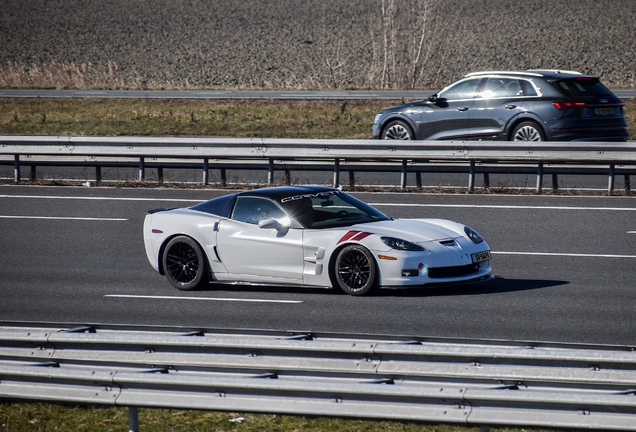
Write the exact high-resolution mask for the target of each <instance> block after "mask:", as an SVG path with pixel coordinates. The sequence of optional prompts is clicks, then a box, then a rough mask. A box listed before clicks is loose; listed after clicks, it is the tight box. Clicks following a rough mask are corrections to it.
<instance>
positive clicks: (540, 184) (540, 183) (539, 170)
mask: <svg viewBox="0 0 636 432" xmlns="http://www.w3.org/2000/svg"><path fill="white" fill-rule="evenodd" d="M542 190H543V162H539V166H538V167H537V190H536V192H537V193H538V194H540V193H541V191H542Z"/></svg>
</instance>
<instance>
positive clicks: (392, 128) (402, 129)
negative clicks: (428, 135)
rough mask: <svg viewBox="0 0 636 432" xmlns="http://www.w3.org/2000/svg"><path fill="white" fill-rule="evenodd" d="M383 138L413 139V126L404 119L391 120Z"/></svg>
mask: <svg viewBox="0 0 636 432" xmlns="http://www.w3.org/2000/svg"><path fill="white" fill-rule="evenodd" d="M382 139H385V140H413V139H415V137H414V136H413V131H412V130H411V127H410V126H409V125H407V124H406V123H405V122H403V121H402V120H393V121H392V122H389V124H387V125H386V127H385V128H384V131H383V132H382Z"/></svg>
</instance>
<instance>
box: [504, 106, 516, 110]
mask: <svg viewBox="0 0 636 432" xmlns="http://www.w3.org/2000/svg"><path fill="white" fill-rule="evenodd" d="M504 108H506V109H507V110H511V109H515V108H517V105H506V106H505V107H504Z"/></svg>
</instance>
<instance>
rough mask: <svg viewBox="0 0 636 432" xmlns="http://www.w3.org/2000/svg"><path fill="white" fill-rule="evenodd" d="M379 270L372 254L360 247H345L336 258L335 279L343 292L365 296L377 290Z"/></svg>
mask: <svg viewBox="0 0 636 432" xmlns="http://www.w3.org/2000/svg"><path fill="white" fill-rule="evenodd" d="M377 274H378V270H377V267H376V264H375V259H374V258H373V255H371V252H369V251H368V250H367V249H366V248H365V247H363V246H360V245H349V246H346V247H344V248H343V249H342V250H341V251H340V252H339V253H338V256H337V257H336V260H335V262H334V267H333V277H334V279H335V282H336V285H337V286H338V287H340V289H341V290H342V291H344V292H345V293H347V294H351V295H365V294H369V293H371V292H373V291H374V290H375V289H376V288H377V279H378V277H377Z"/></svg>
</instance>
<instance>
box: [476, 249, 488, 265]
mask: <svg viewBox="0 0 636 432" xmlns="http://www.w3.org/2000/svg"><path fill="white" fill-rule="evenodd" d="M489 259H490V251H489V250H487V251H483V252H477V253H474V254H473V262H474V263H478V262H482V261H487V260H489Z"/></svg>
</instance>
